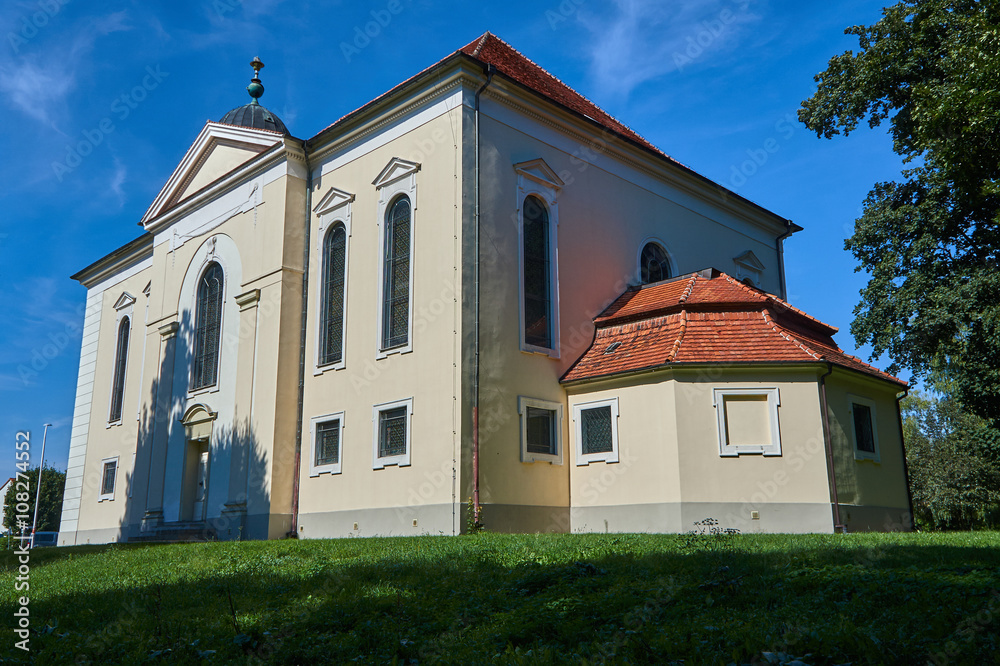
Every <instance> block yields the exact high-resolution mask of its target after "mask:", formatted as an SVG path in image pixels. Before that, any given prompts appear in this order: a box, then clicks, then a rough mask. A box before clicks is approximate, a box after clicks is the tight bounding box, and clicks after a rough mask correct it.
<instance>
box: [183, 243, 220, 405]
mask: <svg viewBox="0 0 1000 666" xmlns="http://www.w3.org/2000/svg"><path fill="white" fill-rule="evenodd" d="M223 285H224V276H223V273H222V266H220V265H219V264H217V263H215V262H212V263H211V264H209V265H208V268H206V269H205V272H204V273H202V275H201V279H200V280H199V281H198V296H197V300H196V302H195V318H194V321H195V324H194V359H193V361H192V364H191V388H192V389H200V388H204V387H206V386H213V385H214V384H215V383H216V382H217V381H218V377H219V339H220V337H221V335H222V288H223Z"/></svg>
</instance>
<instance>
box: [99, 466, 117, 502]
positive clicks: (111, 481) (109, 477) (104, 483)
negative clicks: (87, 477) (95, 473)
mask: <svg viewBox="0 0 1000 666" xmlns="http://www.w3.org/2000/svg"><path fill="white" fill-rule="evenodd" d="M117 473H118V458H117V457H115V458H105V459H104V460H102V461H101V494H100V496H99V497H98V499H97V501H98V502H103V501H105V500H113V499H114V498H115V475H116V474H117Z"/></svg>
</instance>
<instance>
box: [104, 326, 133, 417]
mask: <svg viewBox="0 0 1000 666" xmlns="http://www.w3.org/2000/svg"><path fill="white" fill-rule="evenodd" d="M131 323H132V320H131V318H130V317H122V319H121V323H119V325H118V340H117V344H116V352H115V353H116V355H115V374H114V380H113V381H112V384H111V413H110V414H109V415H108V421H109V422H110V423H117V422H120V421H121V420H122V407H123V406H124V403H125V371H126V369H127V368H128V338H129V332H130V331H131V328H132V327H131Z"/></svg>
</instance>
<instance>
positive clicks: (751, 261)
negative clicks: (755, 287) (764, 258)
mask: <svg viewBox="0 0 1000 666" xmlns="http://www.w3.org/2000/svg"><path fill="white" fill-rule="evenodd" d="M733 262H734V263H735V264H736V265H737V266H743V267H744V268H749V269H750V270H752V271H758V272H760V271H762V270H764V264H763V263H761V261H760V259H758V258H757V255H756V254H754V253H753V252H752V251H751V250H747V251H746V252H744V253H743V254H741V255H738V256H736V257H733Z"/></svg>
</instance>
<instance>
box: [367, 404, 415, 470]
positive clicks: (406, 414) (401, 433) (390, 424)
mask: <svg viewBox="0 0 1000 666" xmlns="http://www.w3.org/2000/svg"><path fill="white" fill-rule="evenodd" d="M412 416H413V398H407V399H406V400H397V401H396V402H387V403H384V404H381V405H375V408H374V410H373V419H372V420H373V422H374V423H373V425H374V428H373V431H374V441H373V442H372V468H373V469H382V468H384V467H388V466H389V465H397V466H399V467H405V466H407V465H409V464H410V430H411V429H410V421H411V417H412Z"/></svg>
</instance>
